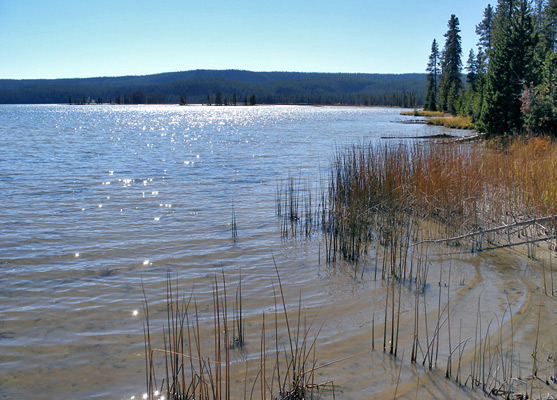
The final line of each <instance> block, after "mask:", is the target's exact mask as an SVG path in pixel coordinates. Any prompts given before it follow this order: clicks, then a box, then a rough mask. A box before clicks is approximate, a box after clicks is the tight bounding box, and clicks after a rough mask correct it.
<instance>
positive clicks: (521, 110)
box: [424, 0, 557, 136]
mask: <svg viewBox="0 0 557 400" xmlns="http://www.w3.org/2000/svg"><path fill="white" fill-rule="evenodd" d="M476 34H477V35H478V37H479V39H478V43H477V49H476V50H475V51H474V49H471V50H470V52H469V55H468V60H467V63H466V71H467V75H466V81H467V82H466V83H467V84H466V85H464V83H463V82H462V80H461V77H462V69H463V63H462V46H461V36H460V27H459V20H458V18H457V17H456V15H454V14H453V15H451V17H450V19H449V22H448V30H447V32H446V33H445V35H444V37H445V45H444V47H443V49H442V50H441V51H439V44H438V42H437V40H436V39H434V40H433V43H432V46H431V53H430V56H429V60H428V64H427V69H426V71H427V89H426V95H425V101H424V110H426V111H442V112H448V113H451V114H453V115H462V116H468V117H470V118H471V120H472V122H473V123H474V125H475V127H476V128H477V129H478V130H479V131H481V132H485V133H487V134H488V135H489V136H501V135H515V134H523V133H526V134H534V135H539V134H545V135H553V136H555V135H557V93H556V90H557V0H535V1H532V0H498V2H497V5H496V7H495V8H493V7H492V6H491V5H490V4H489V5H488V6H487V7H486V8H485V10H484V13H483V19H482V21H480V23H479V24H478V25H476Z"/></svg>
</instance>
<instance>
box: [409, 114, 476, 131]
mask: <svg viewBox="0 0 557 400" xmlns="http://www.w3.org/2000/svg"><path fill="white" fill-rule="evenodd" d="M400 115H405V116H413V117H425V118H426V120H424V124H426V125H433V126H444V127H445V128H450V129H469V130H474V129H475V126H474V123H473V122H472V118H471V117H467V116H453V115H451V114H447V113H443V112H441V111H424V110H414V111H405V112H402V113H400Z"/></svg>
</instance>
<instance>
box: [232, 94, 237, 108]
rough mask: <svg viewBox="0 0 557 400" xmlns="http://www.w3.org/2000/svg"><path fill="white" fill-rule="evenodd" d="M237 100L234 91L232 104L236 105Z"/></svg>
mask: <svg viewBox="0 0 557 400" xmlns="http://www.w3.org/2000/svg"><path fill="white" fill-rule="evenodd" d="M236 102H237V99H236V92H234V93H233V94H232V105H233V106H235V105H236Z"/></svg>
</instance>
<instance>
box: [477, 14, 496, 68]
mask: <svg viewBox="0 0 557 400" xmlns="http://www.w3.org/2000/svg"><path fill="white" fill-rule="evenodd" d="M494 17H495V13H494V12H493V7H491V4H488V5H487V7H486V8H485V10H484V19H483V20H482V22H480V23H479V24H478V25H476V35H478V36H479V37H480V38H479V40H478V49H479V50H480V51H481V52H483V54H484V55H485V57H486V63H487V58H488V57H489V52H490V51H491V47H492V45H491V42H492V37H493V33H492V32H493V18H494Z"/></svg>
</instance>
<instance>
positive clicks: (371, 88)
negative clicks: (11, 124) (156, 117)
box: [0, 70, 426, 107]
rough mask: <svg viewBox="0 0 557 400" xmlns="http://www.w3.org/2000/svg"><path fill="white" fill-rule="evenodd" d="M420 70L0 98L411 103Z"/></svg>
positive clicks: (89, 84)
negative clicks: (412, 72)
mask: <svg viewBox="0 0 557 400" xmlns="http://www.w3.org/2000/svg"><path fill="white" fill-rule="evenodd" d="M425 88H426V76H425V74H401V75H395V74H326V73H272V72H269V73H255V72H250V71H237V70H231V71H212V70H204V71H186V72H183V73H167V74H158V75H152V76H144V77H119V78H87V79H69V80H68V79H61V80H36V81H28V80H25V81H14V80H0V103H3V104H37V103H46V104H48V103H64V104H67V103H69V102H70V100H71V103H72V104H89V103H103V104H105V103H109V104H164V103H167V104H168V103H171V104H179V103H181V102H183V101H182V100H184V99H185V100H186V102H187V103H189V104H194V103H195V104H206V103H207V97H208V96H209V97H210V98H211V103H212V104H217V103H218V102H217V101H216V100H217V99H216V96H217V93H221V96H222V99H221V101H222V103H223V104H224V103H225V100H228V103H229V104H232V103H233V101H232V97H233V95H234V93H236V96H237V104H240V103H241V102H242V101H244V100H245V99H246V98H247V99H248V103H249V100H250V97H251V95H252V94H254V95H255V96H256V97H257V103H258V104H346V105H364V106H365V105H369V106H382V105H385V106H399V107H417V106H421V105H422V104H423V101H424V94H425Z"/></svg>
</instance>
